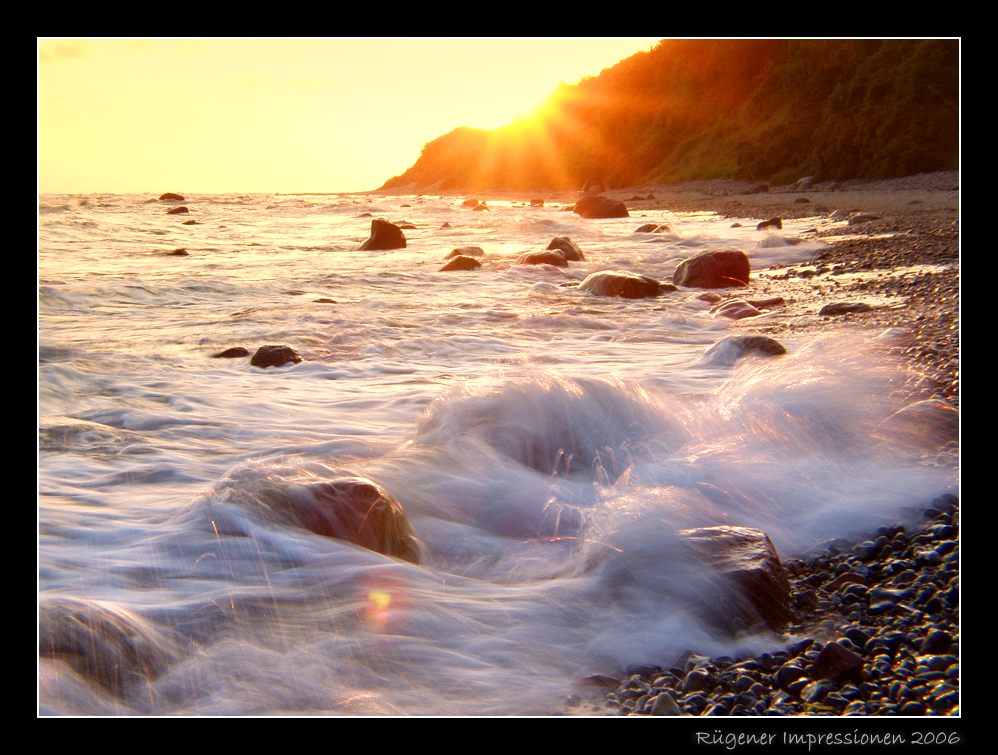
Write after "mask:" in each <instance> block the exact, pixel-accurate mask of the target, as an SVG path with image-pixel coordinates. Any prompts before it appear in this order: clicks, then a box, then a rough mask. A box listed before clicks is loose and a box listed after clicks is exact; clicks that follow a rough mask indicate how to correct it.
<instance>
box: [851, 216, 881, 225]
mask: <svg viewBox="0 0 998 755" xmlns="http://www.w3.org/2000/svg"><path fill="white" fill-rule="evenodd" d="M873 220H880V216H879V215H853V216H852V217H851V218H849V225H859V224H860V223H869V222H871V221H873Z"/></svg>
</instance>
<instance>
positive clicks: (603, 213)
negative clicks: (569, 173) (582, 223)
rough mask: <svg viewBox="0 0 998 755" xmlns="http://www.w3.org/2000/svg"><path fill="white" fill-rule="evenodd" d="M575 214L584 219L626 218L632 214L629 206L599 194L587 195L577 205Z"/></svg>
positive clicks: (574, 210) (574, 209)
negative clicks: (628, 209) (628, 208)
mask: <svg viewBox="0 0 998 755" xmlns="http://www.w3.org/2000/svg"><path fill="white" fill-rule="evenodd" d="M573 212H575V214H576V215H581V216H582V217H584V218H590V219H593V218H626V217H629V215H630V213H628V212H627V206H626V205H625V204H624V203H623V202H618V201H617V200H616V199H610V198H609V197H604V196H601V195H599V194H587V195H586V196H584V197H582V198H581V199H580V200H579V201H578V202H576V203H575V207H574V208H573Z"/></svg>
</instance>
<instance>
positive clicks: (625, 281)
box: [579, 270, 671, 299]
mask: <svg viewBox="0 0 998 755" xmlns="http://www.w3.org/2000/svg"><path fill="white" fill-rule="evenodd" d="M670 288H671V287H670ZM579 290H580V291H586V292H587V293H590V294H595V295H596V296H622V297H623V298H625V299H643V298H645V297H649V296H658V295H659V294H660V293H661V292H662V284H661V283H660V282H659V281H657V280H656V279H655V278H649V277H647V276H645V275H635V274H634V273H625V272H621V271H617V270H603V271H601V272H598V273H592V274H591V275H589V276H588V277H587V278H586V279H585V280H584V281H582V283H580V284H579Z"/></svg>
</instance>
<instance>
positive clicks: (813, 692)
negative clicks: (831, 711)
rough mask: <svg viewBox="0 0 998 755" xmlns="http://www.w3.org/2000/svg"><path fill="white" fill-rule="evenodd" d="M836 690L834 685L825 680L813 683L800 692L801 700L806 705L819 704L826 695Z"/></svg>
mask: <svg viewBox="0 0 998 755" xmlns="http://www.w3.org/2000/svg"><path fill="white" fill-rule="evenodd" d="M833 689H835V687H834V685H832V684H829V683H828V682H827V681H825V680H823V679H822V680H818V681H815V682H811V683H810V684H807V685H805V686H804V688H803V689H801V691H800V699H801V700H803V701H804V702H806V703H818V702H821V701H822V700H824V699H825V695H827V694H828V693H829V692H831V691H832V690H833Z"/></svg>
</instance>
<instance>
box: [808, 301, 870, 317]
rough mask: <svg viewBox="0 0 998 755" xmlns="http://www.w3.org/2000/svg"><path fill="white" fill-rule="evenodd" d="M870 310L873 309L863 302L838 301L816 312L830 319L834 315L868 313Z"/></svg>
mask: <svg viewBox="0 0 998 755" xmlns="http://www.w3.org/2000/svg"><path fill="white" fill-rule="evenodd" d="M871 309H873V307H872V306H870V305H869V304H866V303H865V302H845V301H840V302H834V303H832V304H826V305H825V306H823V307H822V308H821V309H819V310H818V314H819V315H823V316H829V317H832V316H835V315H848V314H849V313H851V312H869V311H870V310H871Z"/></svg>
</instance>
